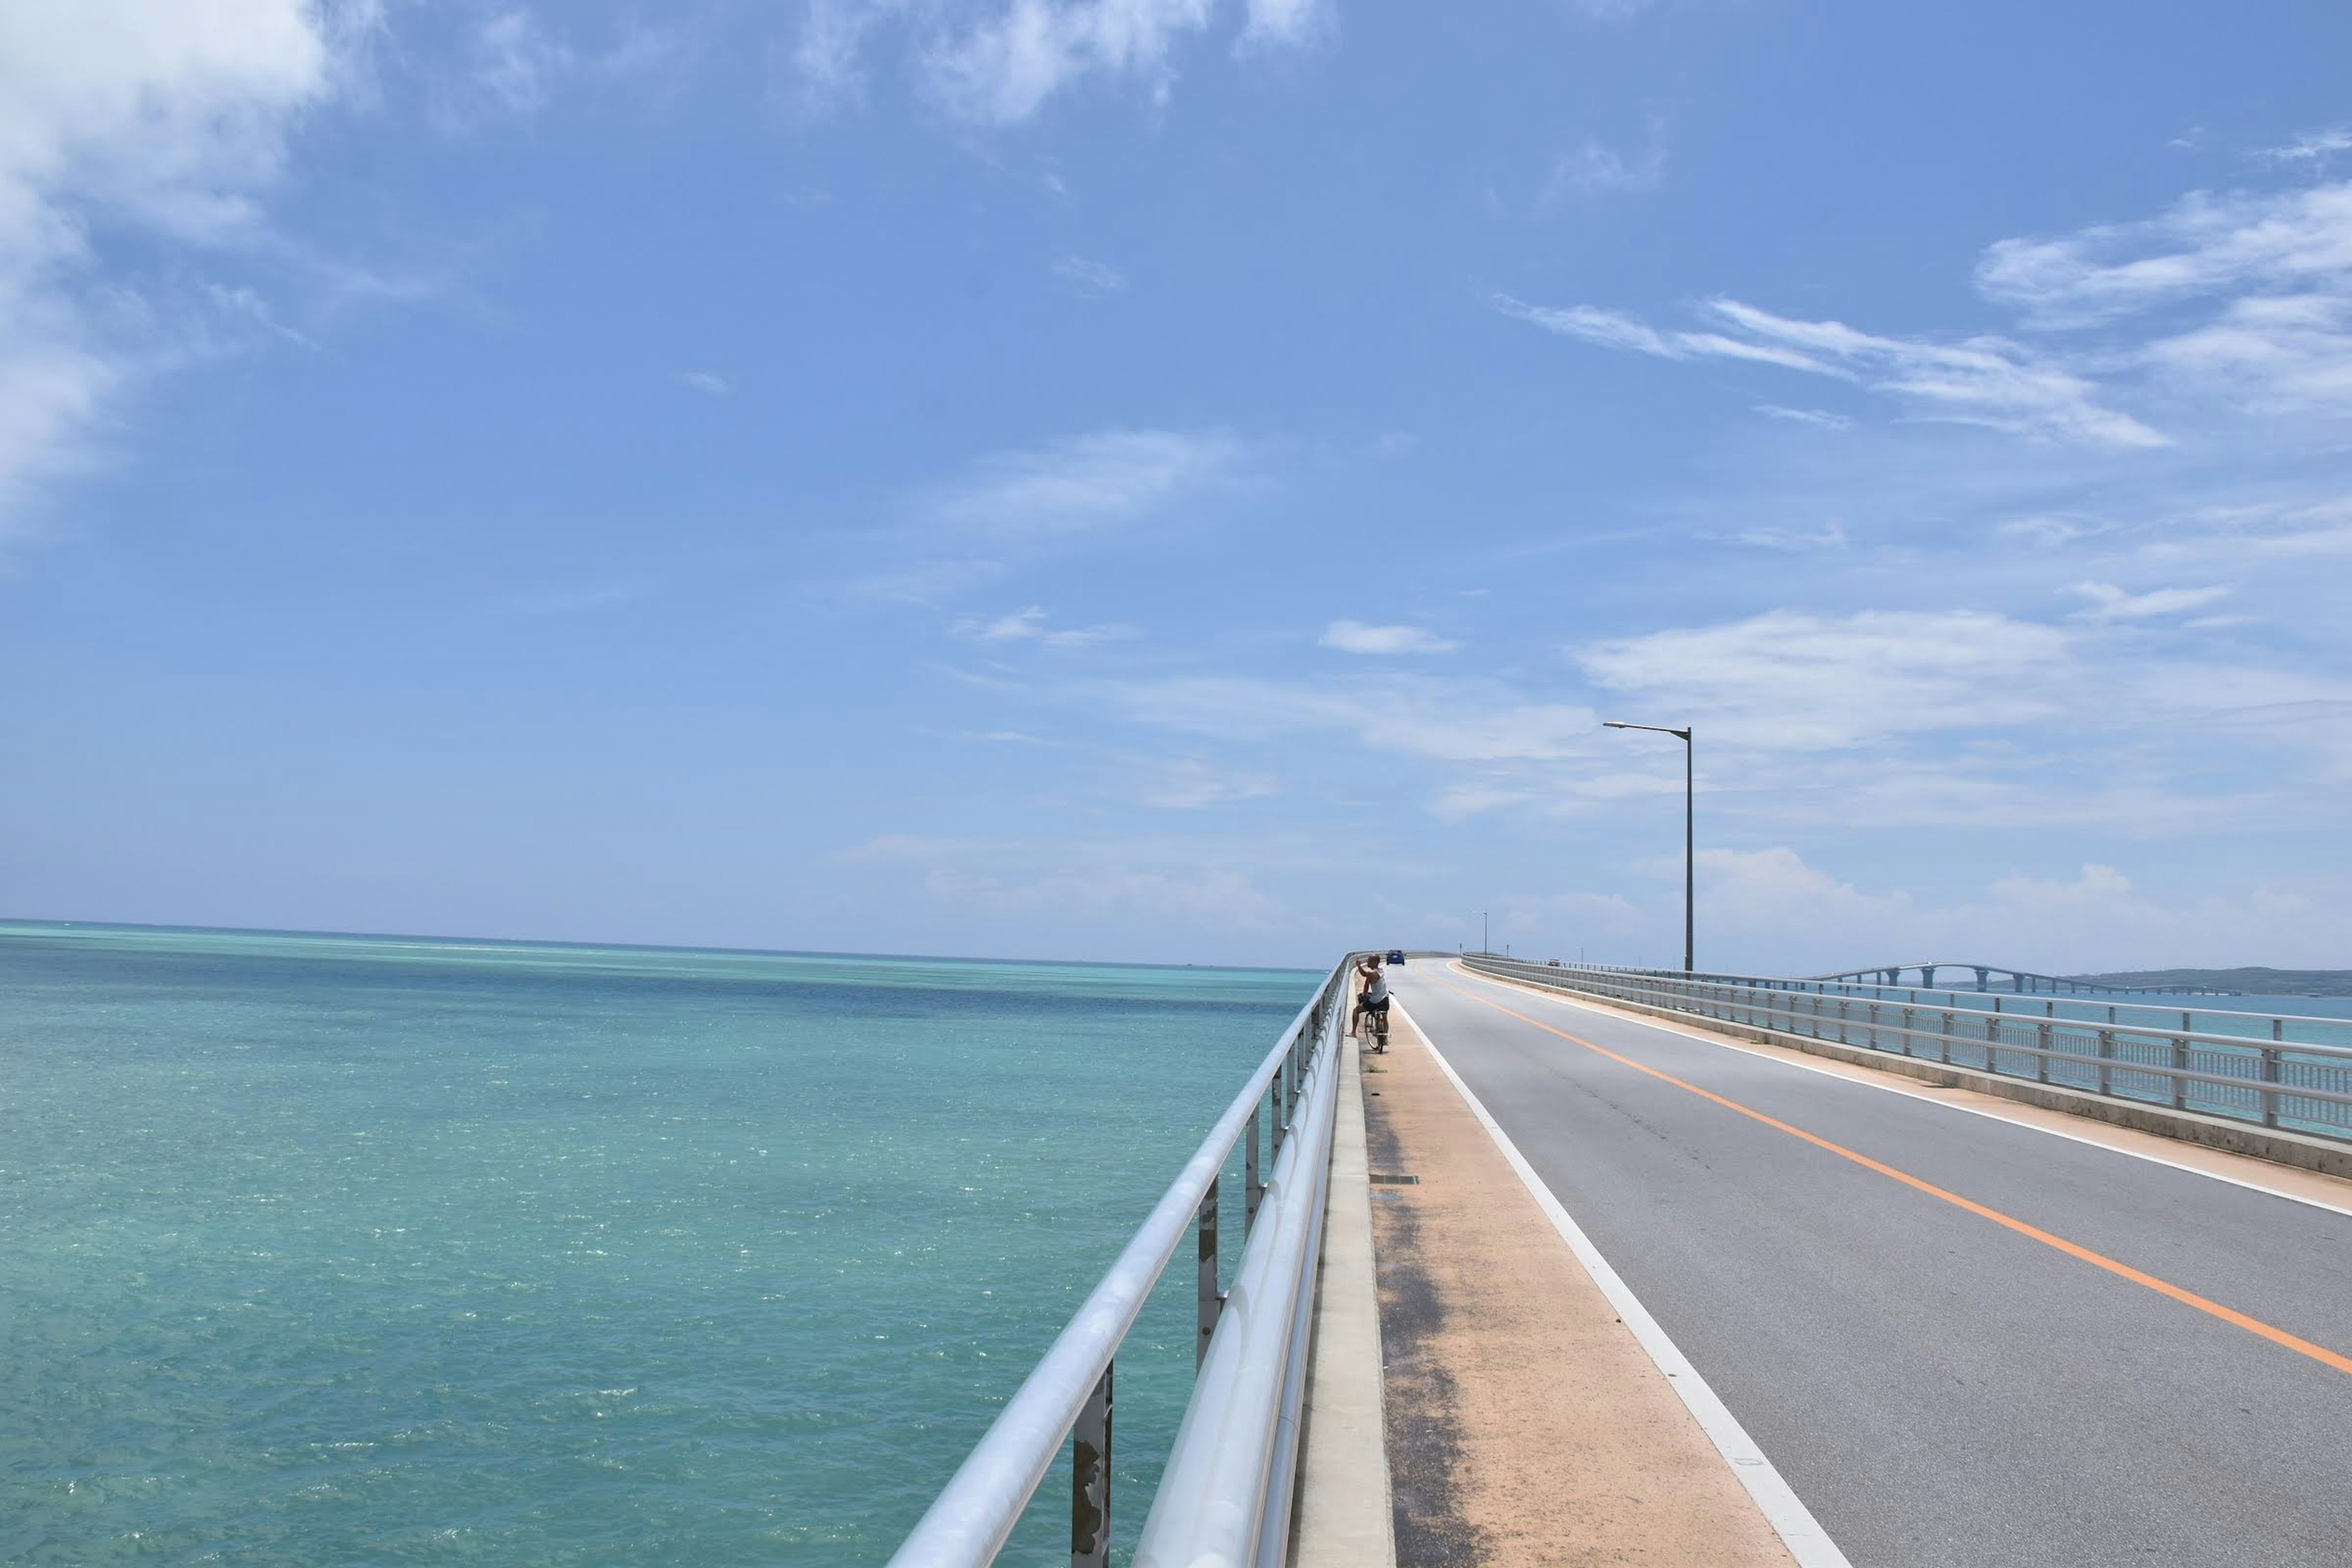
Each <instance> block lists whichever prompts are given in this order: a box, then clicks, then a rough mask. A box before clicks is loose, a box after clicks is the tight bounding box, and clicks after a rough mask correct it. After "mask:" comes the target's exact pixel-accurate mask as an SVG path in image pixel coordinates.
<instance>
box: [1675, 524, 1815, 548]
mask: <svg viewBox="0 0 2352 1568" xmlns="http://www.w3.org/2000/svg"><path fill="white" fill-rule="evenodd" d="M1699 537H1700V538H1701V539H1706V540H1713V541H1717V542H1721V543H1726V544H1745V545H1748V546H1751V547H1752V548H1754V549H1758V550H1785V551H1790V552H1796V551H1805V550H1843V549H1844V548H1845V547H1846V544H1847V540H1846V536H1845V525H1844V524H1843V523H1841V522H1832V523H1831V524H1830V525H1829V526H1828V527H1826V528H1824V529H1822V530H1821V531H1819V532H1818V533H1799V532H1798V531H1795V530H1794V529H1788V528H1748V529H1742V530H1741V531H1739V532H1738V533H1702V534H1700V535H1699Z"/></svg>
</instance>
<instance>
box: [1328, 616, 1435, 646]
mask: <svg viewBox="0 0 2352 1568" xmlns="http://www.w3.org/2000/svg"><path fill="white" fill-rule="evenodd" d="M1318 640H1319V641H1320V642H1321V643H1322V645H1323V646H1324V647H1336V648H1338V649H1339V651H1341V652H1342V653H1369V654H1394V653H1452V652H1453V651H1454V649H1455V648H1457V647H1461V646H1462V645H1461V644H1460V643H1457V642H1449V641H1448V640H1446V639H1445V638H1444V637H1439V636H1437V635H1436V634H1435V633H1434V632H1432V631H1428V630H1426V629H1424V628H1423V627H1421V626H1366V625H1365V624H1364V623H1363V622H1361V621H1333V622H1332V623H1331V624H1330V625H1329V626H1326V627H1324V628H1323V636H1322V637H1320V638H1319V639H1318Z"/></svg>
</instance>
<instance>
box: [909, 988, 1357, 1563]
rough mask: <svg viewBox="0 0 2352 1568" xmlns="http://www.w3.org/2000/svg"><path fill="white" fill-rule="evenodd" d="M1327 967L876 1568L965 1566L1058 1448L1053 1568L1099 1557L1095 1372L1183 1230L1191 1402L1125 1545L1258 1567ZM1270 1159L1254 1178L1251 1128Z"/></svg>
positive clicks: (1310, 1251)
mask: <svg viewBox="0 0 2352 1568" xmlns="http://www.w3.org/2000/svg"><path fill="white" fill-rule="evenodd" d="M1358 956H1359V955H1358V954H1354V953H1350V954H1349V955H1348V956H1347V957H1346V958H1343V959H1341V960H1340V961H1339V963H1338V964H1337V965H1336V966H1335V967H1334V968H1333V969H1332V971H1331V973H1329V974H1328V975H1327V976H1326V977H1325V978H1324V981H1323V984H1321V985H1320V986H1319V987H1318V988H1317V990H1316V993H1315V995H1314V998H1313V1000H1311V1001H1309V1002H1308V1003H1307V1005H1306V1006H1304V1007H1302V1008H1300V1009H1299V1010H1298V1016H1297V1017H1295V1018H1293V1019H1292V1020H1291V1022H1290V1026H1289V1027H1288V1028H1286V1029H1285V1030H1284V1031H1283V1034H1282V1037H1281V1040H1280V1042H1279V1043H1278V1044H1276V1047H1274V1049H1273V1050H1272V1051H1271V1052H1269V1053H1268V1054H1267V1056H1266V1058H1265V1060H1264V1061H1262V1062H1260V1063H1259V1064H1258V1067H1257V1070H1256V1071H1255V1072H1253V1073H1252V1074H1251V1075H1250V1077H1249V1080H1248V1081H1247V1082H1246V1083H1245V1084H1244V1085H1243V1087H1242V1090H1241V1092H1240V1093H1239V1094H1238V1095H1236V1096H1235V1097H1234V1101H1233V1103H1232V1104H1231V1105H1230V1106H1228V1107H1227V1108H1226V1110H1225V1112H1224V1114H1223V1116H1221V1117H1219V1118H1218V1119H1217V1122H1216V1125H1215V1126H1213V1127H1212V1128H1211V1129H1210V1130H1209V1135H1208V1136H1207V1137H1206V1138H1205V1139H1203V1140H1202V1142H1201V1146H1200V1148H1199V1149H1198V1150H1196V1151H1195V1152H1193V1154H1192V1158H1191V1159H1190V1160H1188V1161H1186V1162H1185V1163H1184V1168H1183V1169H1182V1170H1181V1172H1179V1173H1177V1177H1176V1180H1175V1181H1174V1182H1173V1183H1172V1184H1171V1185H1170V1186H1169V1188H1168V1191H1167V1192H1166V1193H1165V1194H1163V1195H1162V1196H1161V1197H1160V1202H1159V1203H1158V1204H1157V1205H1154V1206H1153V1208H1152V1210H1151V1213H1150V1215H1149V1216H1148V1217H1146V1219H1145V1220H1144V1222H1143V1224H1142V1226H1140V1227H1139V1229H1138V1230H1137V1231H1136V1233H1135V1237H1134V1239H1133V1240H1131V1241H1129V1243H1128V1244H1127V1247H1126V1249H1125V1250H1124V1251H1122V1252H1121V1253H1120V1254H1119V1255H1118V1259H1117V1260H1116V1261H1115V1262H1113V1263H1112V1264H1111V1266H1110V1268H1109V1270H1108V1272H1106V1273H1105V1274H1104V1275H1103V1277H1102V1281H1101V1283H1099V1284H1097V1286H1096V1287H1095V1289H1094V1292H1093V1293H1092V1294H1091V1295H1089V1296H1088V1297H1087V1300H1086V1301H1085V1303H1084V1304H1083V1305H1082V1306H1080V1307H1079V1309H1078V1310H1077V1314H1076V1316H1075V1317H1073V1318H1072V1319H1071V1320H1070V1322H1069V1326H1068V1327H1066V1328H1065V1329H1064V1330H1063V1331H1062V1332H1061V1334H1060V1335H1059V1337H1057V1338H1056V1339H1055V1341H1054V1343H1053V1345H1052V1346H1051V1347H1050V1348H1049V1349H1047V1351H1046V1352H1045V1357H1044V1359H1043V1360H1041V1361H1039V1362H1038V1363H1037V1365H1036V1367H1035V1368H1034V1370H1033V1371H1031V1373H1029V1376H1028V1377H1027V1379H1026V1380H1024V1382H1023V1383H1022V1384H1021V1387H1020V1388H1019V1390H1018V1391H1016V1392H1015V1393H1014V1394H1013V1398H1012V1400H1011V1402H1010V1403H1008V1404H1007V1405H1005V1407H1004V1410H1003V1413H1002V1414H1001V1415H998V1416H997V1418H996V1420H995V1423H994V1424H993V1425H992V1426H990V1427H989V1429H988V1431H987V1433H986V1435H985V1436H982V1438H981V1440H980V1443H979V1445H978V1446H977V1447H974V1448H973V1449H972V1451H971V1454H970V1455H969V1456H968V1457H967V1458H965V1459H964V1462H963V1464H962V1465H961V1467H960V1468H958V1469H957V1471H956V1473H955V1476H954V1478H953V1479H950V1481H949V1482H948V1484H947V1487H946V1489H944V1490H943V1491H941V1492H940V1495H939V1497H938V1498H937V1499H936V1500H933V1502H932V1503H931V1506H930V1508H929V1510H927V1511H926V1512H925V1513H924V1515H923V1517H922V1519H921V1521H919V1522H918V1523H917V1524H916V1526H915V1529H914V1531H913V1532H912V1533H911V1534H909V1535H908V1537H907V1539H906V1542H904V1544H902V1545H901V1546H900V1547H899V1548H898V1552H896V1553H895V1554H894V1555H893V1556H892V1557H891V1559H890V1568H981V1565H982V1564H985V1563H990V1562H992V1561H993V1560H994V1559H995V1557H996V1554H997V1552H1000V1551H1002V1550H1003V1547H1004V1543H1005V1541H1006V1540H1007V1538H1009V1537H1010V1536H1011V1535H1012V1533H1013V1526H1014V1525H1015V1524H1016V1523H1017V1522H1018V1521H1020V1518H1021V1514H1022V1511H1023V1510H1024V1509H1026V1508H1027V1507H1028V1504H1029V1500H1030V1498H1031V1497H1032V1496H1033V1495H1034V1493H1035V1492H1036V1490H1037V1488H1038V1486H1039V1484H1040V1483H1041V1482H1043V1481H1044V1479H1045V1473H1046V1471H1047V1470H1049V1469H1050V1468H1052V1467H1053V1464H1054V1461H1055V1458H1057V1457H1058V1456H1059V1455H1060V1453H1061V1451H1062V1444H1063V1440H1064V1438H1065V1437H1067V1438H1069V1439H1070V1441H1071V1476H1070V1563H1071V1565H1072V1568H1108V1563H1109V1561H1110V1475H1111V1469H1110V1457H1111V1446H1110V1443H1111V1405H1112V1397H1111V1394H1112V1371H1113V1367H1114V1364H1115V1362H1116V1358H1117V1355H1118V1348H1119V1346H1120V1344H1121V1343H1122V1342H1124V1341H1125V1340H1126V1338H1127V1334H1128V1331H1129V1330H1130V1329H1131V1328H1133V1327H1134V1325H1135V1320H1136V1317H1137V1315H1138V1314H1139V1313H1140V1312H1141V1311H1142V1310H1143V1304H1144V1301H1145V1300H1146V1299H1147V1298H1148V1297H1150V1294H1151V1289H1152V1287H1153V1285H1154V1284H1156V1283H1157V1282H1158V1281H1159V1279H1160V1275H1161V1273H1162V1272H1163V1271H1164V1270H1165V1269H1166V1268H1167V1267H1168V1262H1169V1259H1170V1258H1172V1257H1173V1256H1174V1255H1175V1252H1176V1249H1177V1247H1178V1246H1179V1245H1180V1244H1181V1242H1182V1241H1183V1239H1184V1234H1185V1232H1186V1231H1187V1230H1193V1231H1195V1232H1196V1234H1197V1236H1198V1237H1199V1244H1200V1245H1199V1250H1198V1258H1199V1289H1198V1293H1197V1294H1198V1300H1199V1303H1200V1311H1199V1323H1200V1333H1199V1338H1198V1341H1197V1344H1198V1350H1197V1352H1196V1355H1195V1360H1194V1382H1193V1387H1192V1400H1191V1402H1190V1403H1189V1404H1188V1405H1186V1406H1185V1410H1184V1416H1183V1420H1182V1423H1181V1425H1180V1426H1178V1428H1177V1431H1176V1438H1175V1443H1174V1446H1173V1447H1172V1448H1171V1451H1170V1453H1169V1456H1168V1463H1167V1467H1166V1468H1165V1469H1164V1470H1163V1471H1162V1472H1161V1476H1160V1489H1159V1492H1158V1493H1157V1495H1156V1496H1155V1497H1154V1499H1153V1500H1152V1505H1151V1509H1150V1513H1149V1514H1148V1515H1147V1516H1146V1518H1145V1520H1144V1523H1143V1530H1142V1532H1141V1536H1140V1538H1139V1542H1138V1544H1137V1547H1136V1552H1135V1556H1134V1560H1133V1561H1134V1563H1135V1568H1146V1565H1150V1568H1173V1565H1174V1564H1179V1563H1182V1564H1192V1563H1223V1564H1230V1565H1234V1568H1244V1565H1248V1568H1276V1565H1278V1564H1279V1563H1280V1562H1281V1560H1282V1552H1283V1548H1284V1545H1285V1543H1286V1542H1287V1540H1288V1537H1289V1533H1290V1509H1291V1492H1292V1486H1293V1483H1294V1481H1295V1479H1296V1477H1297V1455H1298V1415H1299V1405H1300V1402H1301V1399H1302V1398H1303V1396H1304V1394H1305V1392H1306V1367H1307V1337H1308V1334H1309V1332H1310V1331H1311V1329H1312V1326H1313V1321H1314V1310H1313V1309H1314V1300H1315V1265H1316V1259H1317V1257H1318V1251H1319V1248H1320V1246H1321V1241H1322V1233H1323V1206H1324V1204H1323V1199H1324V1191H1325V1187H1326V1185H1327V1184H1328V1178H1329V1173H1330V1166H1331V1136H1332V1129H1333V1124H1334V1123H1333V1118H1334V1113H1335V1110H1336V1107H1337V1103H1338V1100H1339V1092H1338V1089H1339V1049H1338V1047H1339V1043H1340V1040H1341V1037H1342V1033H1343V1031H1344V1029H1345V1027H1346V1024H1347V1003H1348V1001H1349V974H1350V973H1351V972H1352V970H1353V968H1354V965H1355V960H1356V958H1357V957H1358ZM1262 1123H1263V1124H1265V1125H1266V1126H1267V1127H1269V1128H1270V1131H1269V1133H1268V1139H1269V1142H1270V1143H1271V1151H1270V1152H1271V1156H1272V1158H1271V1163H1270V1168H1269V1170H1268V1172H1267V1174H1266V1177H1265V1180H1264V1181H1263V1182H1261V1181H1260V1180H1259V1179H1258V1171H1259V1164H1260V1161H1259V1148H1260V1137H1259V1133H1260V1129H1261V1124H1262ZM1236 1142H1241V1143H1243V1145H1244V1152H1243V1169H1242V1194H1243V1205H1242V1223H1243V1227H1244V1232H1245V1233H1246V1240H1245V1241H1244V1245H1243V1248H1242V1255H1241V1260H1240V1262H1239V1264H1238V1265H1237V1266H1236V1268H1235V1270H1234V1284H1233V1289H1231V1290H1229V1291H1224V1292H1222V1293H1221V1292H1220V1291H1219V1290H1218V1289H1217V1278H1218V1270H1217V1265H1218V1223H1217V1189H1218V1185H1219V1177H1220V1176H1221V1175H1222V1174H1223V1170H1224V1165H1225V1161H1226V1159H1227V1158H1228V1157H1229V1156H1230V1155H1231V1154H1232V1152H1233V1149H1234V1144H1235V1143H1236Z"/></svg>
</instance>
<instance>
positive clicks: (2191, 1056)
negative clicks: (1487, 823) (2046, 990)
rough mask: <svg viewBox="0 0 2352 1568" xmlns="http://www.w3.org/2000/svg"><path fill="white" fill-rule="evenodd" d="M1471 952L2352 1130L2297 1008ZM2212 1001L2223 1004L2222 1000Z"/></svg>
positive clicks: (2328, 1067)
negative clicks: (1962, 993)
mask: <svg viewBox="0 0 2352 1568" xmlns="http://www.w3.org/2000/svg"><path fill="white" fill-rule="evenodd" d="M1463 962H1464V963H1465V964H1466V965H1467V966H1468V967H1470V968H1472V969H1475V970H1479V971H1482V972H1484V973H1489V974H1495V975H1500V976H1503V977H1505V978H1508V979H1513V980H1521V981H1531V982H1533V983H1535V984H1540V985H1547V986H1550V987H1552V988H1553V989H1555V990H1560V991H1568V992H1574V993H1578V994H1583V995H1588V996H1596V997H1600V998H1601V999H1603V1000H1607V1001H1619V1002H1631V1003H1634V1004H1637V1005H1643V1006H1648V1007H1655V1008H1658V1009H1660V1010H1662V1011H1665V1012H1674V1013H1686V1014H1689V1015H1691V1016H1696V1017H1702V1018H1711V1019H1715V1020H1717V1021H1718V1022H1722V1023H1727V1024H1732V1025H1736V1026H1742V1027H1746V1028H1753V1029H1769V1030H1773V1031H1777V1032H1779V1033H1781V1034H1791V1035H1803V1036H1807V1037H1811V1038H1813V1039H1821V1040H1832V1041H1835V1042H1836V1043H1838V1044H1840V1045H1844V1046H1852V1047H1861V1048H1864V1049H1868V1050H1877V1051H1886V1052H1889V1053H1891V1054H1895V1055H1900V1056H1907V1057H1914V1058H1922V1059H1925V1060H1928V1061H1935V1062H1940V1063H1942V1064H1944V1065H1946V1066H1949V1067H1958V1068H1969V1069H1971V1070H1974V1071H1978V1072H1988V1073H1994V1074H1998V1075H2000V1076H2001V1077H2004V1078H2023V1079H2032V1080H2033V1081H2035V1082H2038V1083H2047V1084H2056V1085H2059V1086H2061V1087H2063V1088H2066V1089H2081V1090H2086V1091H2089V1092H2091V1093H2095V1094H2104V1095H2110V1096H2113V1097H2115V1098H2117V1099H2122V1100H2139V1101H2143V1102H2146V1103H2151V1104H2157V1105H2168V1106H2170V1107H2171V1108H2172V1109H2174V1110H2193V1111H2199V1112H2202V1113H2205V1114H2208V1115H2215V1116H2227V1117H2231V1118H2235V1119H2237V1120H2239V1121H2251V1122H2256V1123H2259V1124H2261V1125H2263V1126H2264V1127H2288V1128H2292V1129H2294V1130H2295V1131H2305V1132H2313V1133H2317V1134H2319V1135H2321V1136H2323V1137H2328V1138H2341V1139H2352V1047H2347V1046H2339V1045H2331V1044H2322V1043H2318V1042H2313V1041H2295V1040H2288V1039H2286V1038H2285V1037H2284V1025H2285V1023H2286V1022H2288V1021H2289V1020H2286V1019H2284V1018H2281V1017H2267V1016H2254V1015H2241V1017H2242V1018H2243V1019H2244V1020H2245V1021H2246V1022H2247V1023H2248V1024H2249V1025H2255V1024H2260V1023H2264V1022H2267V1023H2268V1025H2269V1030H2268V1033H2269V1035H2270V1038H2269V1039H2268V1040H2264V1039H2263V1038H2262V1037H2260V1036H2259V1035H2257V1034H2255V1033H2253V1032H2252V1029H2251V1028H2248V1029H2246V1030H2244V1031H2243V1032H2241V1031H2238V1030H2233V1029H2220V1030H2216V1029H2199V1028H2195V1027H2192V1024H2193V1022H2194V1018H2193V1016H2192V1015H2191V1014H2189V1013H2187V1012H2183V1013H2181V1014H2180V1015H2179V1018H2180V1026H2179V1027H2178V1028H2173V1027H2169V1026H2163V1025H2159V1024H2157V1023H2155V1022H2152V1021H2151V1022H2138V1021H2132V1020H2121V1021H2119V1020H2118V1018H2117V1009H2116V1008H2110V1009H2108V1011H2107V1015H2106V1016H2105V1018H2104V1019H2101V1018H2097V1017H2092V1018H2082V1017H2074V1016H2063V1015H2061V1014H2060V1013H2059V1012H2058V1011H2057V1005H2056V1003H2055V1001H2054V1000H2048V1001H2045V1003H2044V1006H2043V1010H2042V1012H2041V1013H2039V1014H2035V1013H2032V1012H2021V1011H2010V1010H2006V1009H2005V1008H2004V1007H2003V1006H2002V1005H2001V1004H2002V1003H2003V1002H2005V1001H2007V1000H2009V998H2005V997H2000V996H1991V997H1989V998H1987V999H1988V1000H1990V1001H1991V1002H1992V1003H1993V1005H1992V1006H1991V1007H1990V1008H1981V1007H1969V1006H1962V1005H1957V1001H1956V998H1955V994H1951V993H1944V994H1942V1000H1940V1001H1934V1002H1926V1003H1923V1002H1921V1001H1919V1000H1918V999H1916V997H1910V998H1904V997H1900V996H1888V995H1885V994H1880V993H1879V990H1878V988H1870V991H1871V994H1861V995H1856V994H1846V993H1845V992H1844V990H1843V988H1839V989H1826V988H1823V987H1822V986H1821V985H1819V984H1817V983H1806V982H1797V981H1784V980H1770V979H1764V978H1761V977H1758V976H1753V975H1716V974H1698V975H1683V974H1678V973H1670V972H1663V971H1656V970H1625V969H1602V968H1597V967H1593V966H1589V965H1584V964H1556V963H1528V962H1526V961H1524V960H1515V959H1504V958H1493V957H1489V956H1486V955H1483V954H1474V955H1465V957H1464V960H1463ZM2036 1000H2043V999H2042V998H2036ZM2129 1011H2133V1012H2147V1013H2154V1012H2156V1011H2157V1010H2156V1009H2154V1008H2134V1009H2129ZM2202 1011H2203V1012H2204V1013H2205V1015H2206V1016H2207V1017H2208V1018H2213V1017H2214V1016H2215V1015H2216V1014H2217V1012H2218V1011H2219V1010H2218V1009H2210V1008H2209V1009H2203V1010H2202ZM2314 1021H2315V1022H2325V1023H2330V1024H2340V1023H2341V1022H2342V1020H2337V1019H2327V1020H2314Z"/></svg>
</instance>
